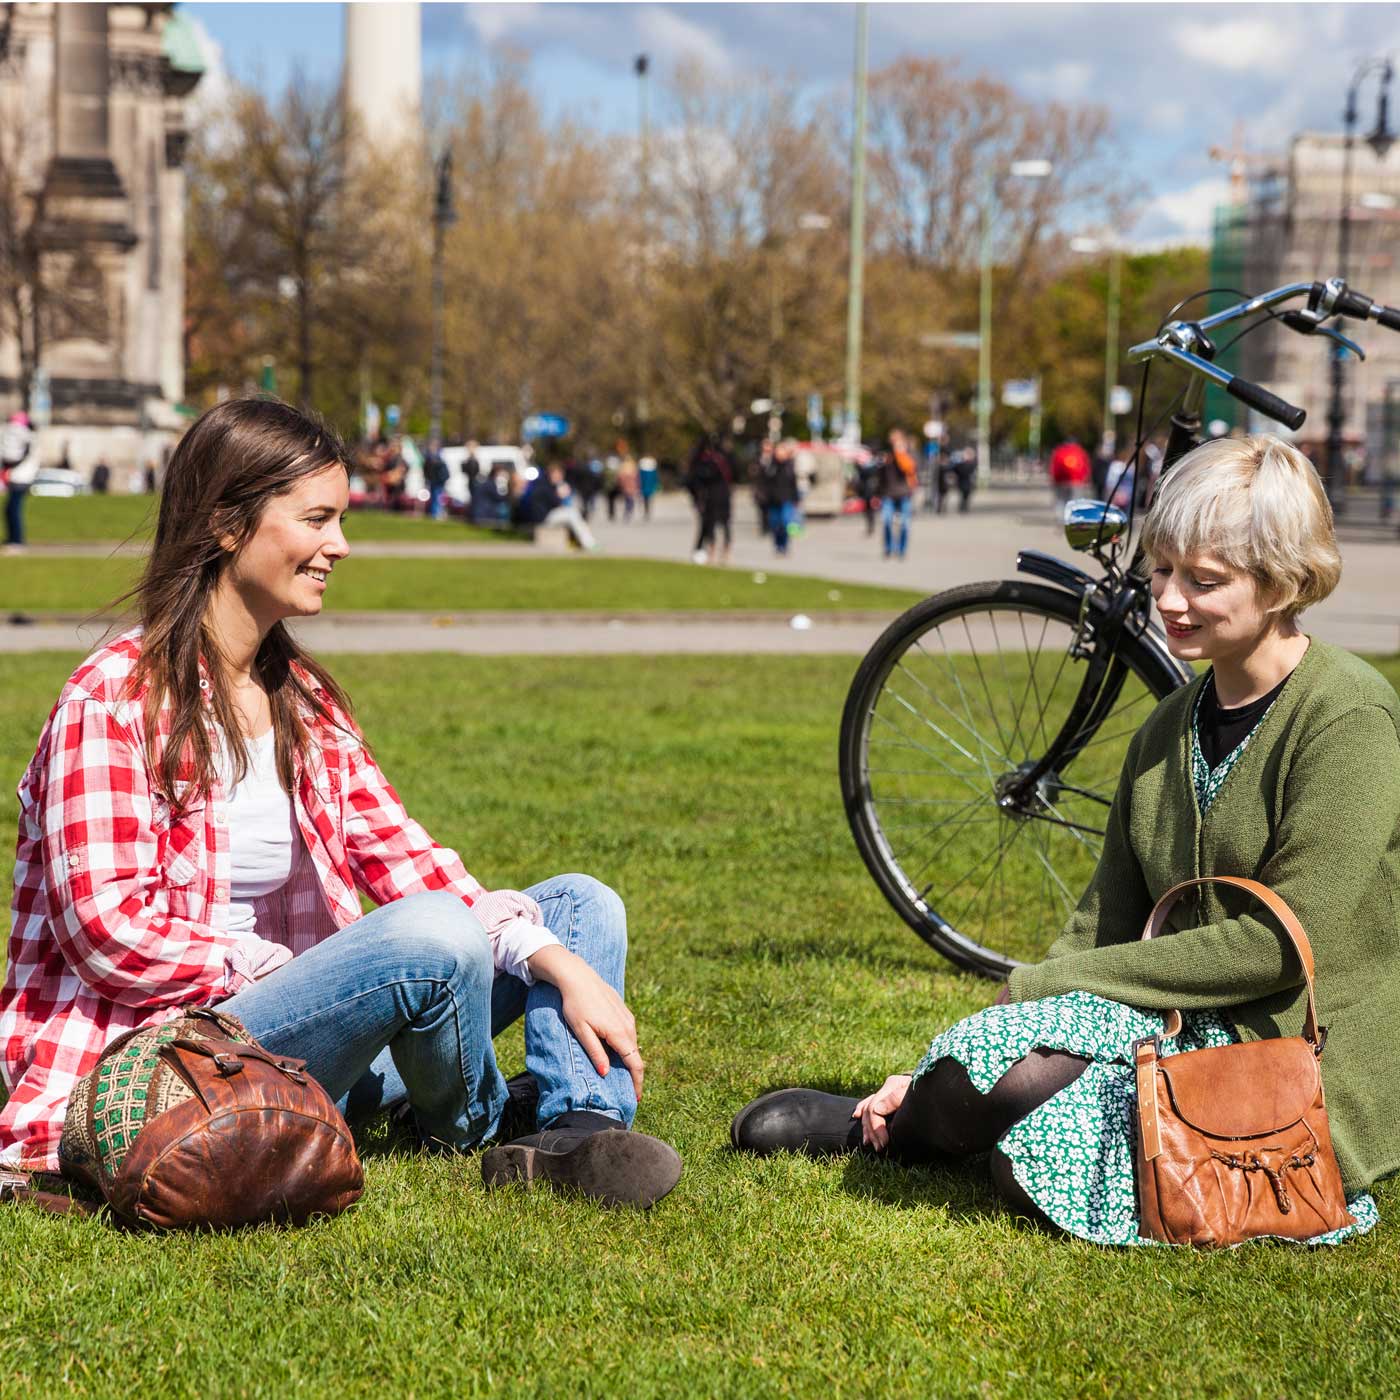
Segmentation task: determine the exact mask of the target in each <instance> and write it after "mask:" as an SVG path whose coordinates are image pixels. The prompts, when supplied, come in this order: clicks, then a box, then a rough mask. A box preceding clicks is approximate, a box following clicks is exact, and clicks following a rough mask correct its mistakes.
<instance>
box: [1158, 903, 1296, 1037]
mask: <svg viewBox="0 0 1400 1400" xmlns="http://www.w3.org/2000/svg"><path fill="white" fill-rule="evenodd" d="M1194 885H1233V886H1234V887H1235V888H1236V889H1240V890H1245V891H1247V892H1248V893H1249V894H1252V895H1253V896H1254V898H1255V899H1257V900H1258V901H1259V903H1260V904H1262V905H1263V906H1264V907H1265V908H1266V909H1267V910H1268V911H1269V912H1270V913H1271V914H1272V915H1273V916H1274V918H1276V919H1277V920H1278V921H1279V923H1280V924H1281V925H1282V926H1283V931H1284V932H1285V933H1286V934H1287V935H1288V937H1289V940H1290V941H1291V942H1292V944H1293V951H1294V952H1295V953H1297V954H1298V961H1299V962H1300V963H1302V965H1303V978H1304V980H1305V981H1306V982H1307V984H1308V1014H1307V1017H1306V1019H1305V1020H1304V1022H1303V1039H1304V1040H1306V1041H1307V1042H1308V1044H1309V1045H1311V1046H1312V1048H1313V1053H1314V1054H1316V1055H1321V1054H1322V1039H1321V1036H1320V1035H1319V1033H1318V1029H1317V995H1316V992H1315V991H1314V988H1313V953H1312V944H1311V943H1309V942H1308V936H1307V934H1306V933H1304V932H1303V926H1302V924H1300V923H1299V922H1298V916H1297V915H1296V914H1295V913H1294V912H1293V911H1292V910H1291V909H1290V908H1289V907H1288V905H1286V904H1285V903H1284V902H1283V900H1282V899H1280V898H1279V897H1278V895H1276V894H1275V893H1274V892H1273V890H1271V889H1270V888H1269V887H1268V886H1267V885H1261V884H1260V883H1259V881H1258V880H1246V879H1244V878H1243V877H1242V876H1239V875H1202V876H1201V877H1200V878H1199V879H1196V880H1183V881H1182V882H1181V883H1180V884H1179V885H1173V886H1172V887H1171V889H1169V890H1168V891H1167V892H1166V893H1165V894H1164V895H1163V896H1162V897H1161V899H1159V900H1158V901H1157V903H1156V904H1155V905H1154V906H1153V909H1152V913H1151V914H1150V915H1149V916H1148V919H1147V926H1146V928H1144V929H1143V931H1142V936H1143V938H1144V939H1148V938H1156V937H1157V935H1158V934H1159V933H1161V932H1162V930H1163V928H1165V927H1166V922H1167V915H1168V914H1170V913H1171V911H1172V909H1173V907H1174V906H1175V904H1176V902H1177V900H1178V899H1180V898H1181V896H1182V894H1183V893H1184V892H1185V891H1186V890H1189V889H1191V888H1192V886H1194ZM1168 1024H1169V1025H1172V1026H1175V1028H1176V1029H1175V1030H1168V1034H1169V1035H1175V1034H1176V1031H1177V1030H1180V1028H1181V1013H1180V1012H1179V1011H1173V1012H1172V1013H1171V1014H1170V1016H1169V1017H1168Z"/></svg>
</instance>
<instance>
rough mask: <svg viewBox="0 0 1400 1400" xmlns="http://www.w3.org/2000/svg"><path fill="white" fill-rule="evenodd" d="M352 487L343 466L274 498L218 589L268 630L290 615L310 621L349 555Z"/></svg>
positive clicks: (307, 480) (308, 479)
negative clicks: (347, 538) (333, 574)
mask: <svg viewBox="0 0 1400 1400" xmlns="http://www.w3.org/2000/svg"><path fill="white" fill-rule="evenodd" d="M349 504H350V483H349V479H348V478H347V477H346V474H345V469H344V468H343V467H341V466H331V467H327V468H326V469H325V470H324V471H319V472H317V473H315V475H313V476H305V477H302V478H301V479H300V480H299V481H298V482H297V483H296V484H295V485H294V486H293V487H292V488H291V490H289V491H287V492H285V493H283V494H282V495H278V496H273V497H271V499H269V500H268V502H267V505H266V506H265V507H264V508H263V513H262V519H261V520H260V521H259V522H258V527H257V529H256V530H254V531H253V534H252V535H251V536H250V537H249V539H248V541H247V542H246V543H245V544H244V546H243V548H242V549H240V550H239V551H238V553H237V554H236V555H235V556H234V558H233V559H232V560H231V561H230V562H229V565H228V567H227V568H226V569H225V570H224V574H223V577H222V578H221V579H220V581H219V587H220V589H224V588H228V589H232V590H233V591H234V592H236V593H237V595H238V598H239V601H240V602H241V603H242V605H243V606H244V608H246V609H247V611H248V613H249V614H250V615H251V616H252V617H254V618H256V619H257V621H258V623H259V625H260V627H261V628H262V629H263V630H264V631H266V630H267V629H268V628H270V627H272V626H273V624H274V623H277V622H280V621H282V619H283V618H288V617H313V616H315V614H317V613H319V612H320V611H321V600H322V598H323V596H324V594H325V592H326V587H327V584H328V582H329V580H330V575H331V570H332V569H334V568H335V566H336V564H337V563H339V562H340V560H342V559H344V558H345V556H346V555H347V554H349V553H350V546H349V545H348V544H347V543H346V541H345V533H344V531H343V529H342V528H341V527H342V524H343V522H344V517H345V512H346V510H347V509H348V507H349Z"/></svg>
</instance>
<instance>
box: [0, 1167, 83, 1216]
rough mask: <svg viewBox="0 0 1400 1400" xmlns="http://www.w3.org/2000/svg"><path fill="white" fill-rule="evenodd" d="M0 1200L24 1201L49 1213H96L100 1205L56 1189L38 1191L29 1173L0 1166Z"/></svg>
mask: <svg viewBox="0 0 1400 1400" xmlns="http://www.w3.org/2000/svg"><path fill="white" fill-rule="evenodd" d="M0 1201H25V1202H28V1203H29V1204H30V1205H35V1206H38V1207H39V1208H40V1209H41V1210H46V1211H48V1212H49V1214H50V1215H96V1214H97V1212H98V1211H99V1210H101V1209H102V1207H101V1206H98V1205H94V1204H93V1203H92V1202H91V1201H84V1200H80V1199H79V1198H78V1197H77V1196H65V1195H63V1194H62V1193H61V1192H58V1191H40V1190H38V1189H37V1188H36V1187H34V1186H31V1185H30V1184H29V1173H28V1172H22V1171H12V1170H11V1169H10V1168H8V1167H0Z"/></svg>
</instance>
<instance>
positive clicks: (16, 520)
mask: <svg viewBox="0 0 1400 1400" xmlns="http://www.w3.org/2000/svg"><path fill="white" fill-rule="evenodd" d="M28 494H29V487H27V486H11V487H10V489H9V491H8V492H6V494H5V543H6V544H23V543H24V498H25V497H26V496H27V495H28Z"/></svg>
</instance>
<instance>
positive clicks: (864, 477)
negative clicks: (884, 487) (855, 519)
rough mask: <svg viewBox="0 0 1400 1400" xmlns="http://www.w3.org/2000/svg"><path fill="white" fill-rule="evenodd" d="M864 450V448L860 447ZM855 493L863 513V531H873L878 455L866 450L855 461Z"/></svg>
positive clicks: (877, 498) (878, 467)
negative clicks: (859, 458)
mask: <svg viewBox="0 0 1400 1400" xmlns="http://www.w3.org/2000/svg"><path fill="white" fill-rule="evenodd" d="M861 450H862V452H864V451H865V449H864V448H862V449H861ZM856 495H857V496H859V497H860V503H861V509H862V511H863V513H864V515H865V533H866V534H867V535H873V534H874V533H875V508H876V503H877V502H878V501H879V499H880V455H879V453H877V452H866V453H865V455H864V456H863V457H862V458H861V460H860V461H858V462H857V463H856Z"/></svg>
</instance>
